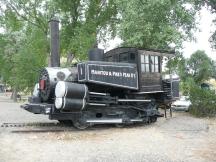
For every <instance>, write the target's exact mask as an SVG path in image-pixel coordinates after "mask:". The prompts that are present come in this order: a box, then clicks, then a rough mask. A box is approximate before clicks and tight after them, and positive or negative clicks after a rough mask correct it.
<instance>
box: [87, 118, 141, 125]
mask: <svg viewBox="0 0 216 162" xmlns="http://www.w3.org/2000/svg"><path fill="white" fill-rule="evenodd" d="M129 122H143V119H130V120H129ZM86 123H94V124H103V123H107V124H120V123H123V119H89V120H86Z"/></svg>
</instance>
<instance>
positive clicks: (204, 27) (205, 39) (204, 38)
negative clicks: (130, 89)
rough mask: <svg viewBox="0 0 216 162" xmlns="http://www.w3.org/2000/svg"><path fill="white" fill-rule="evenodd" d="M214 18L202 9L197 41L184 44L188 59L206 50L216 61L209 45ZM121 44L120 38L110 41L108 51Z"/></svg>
mask: <svg viewBox="0 0 216 162" xmlns="http://www.w3.org/2000/svg"><path fill="white" fill-rule="evenodd" d="M214 18H216V14H214V15H213V14H212V13H211V12H210V11H209V10H208V9H207V8H204V7H203V8H202V10H201V12H200V17H199V16H197V19H198V21H199V25H198V28H199V30H197V31H196V32H195V33H194V37H195V38H196V41H191V42H189V41H186V42H183V50H182V52H183V55H184V56H185V57H186V58H189V57H190V55H191V54H192V53H194V52H195V51H197V50H204V51H205V52H206V54H207V55H208V56H209V57H210V58H211V59H213V60H216V50H212V49H211V46H210V43H209V38H210V37H211V33H212V32H213V31H215V30H216V26H214V25H213V23H212V20H213V19H214ZM121 42H122V41H121V39H120V38H118V37H117V38H115V39H114V40H110V41H109V42H108V47H107V48H106V51H108V50H110V49H113V48H115V47H117V46H118V45H119V44H120V43H121ZM99 47H100V48H104V46H103V45H102V44H100V45H99Z"/></svg>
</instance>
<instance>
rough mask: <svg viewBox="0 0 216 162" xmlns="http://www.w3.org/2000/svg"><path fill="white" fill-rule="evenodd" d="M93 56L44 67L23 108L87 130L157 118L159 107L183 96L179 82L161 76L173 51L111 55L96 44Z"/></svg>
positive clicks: (126, 51) (122, 51)
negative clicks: (164, 60)
mask: <svg viewBox="0 0 216 162" xmlns="http://www.w3.org/2000/svg"><path fill="white" fill-rule="evenodd" d="M88 55H89V60H88V61H84V62H80V63H78V64H77V65H73V66H71V67H68V68H60V67H46V68H44V69H42V70H41V72H40V75H39V83H38V84H37V85H36V86H35V90H34V93H33V96H31V97H30V98H29V103H28V104H25V105H22V108H24V109H25V110H27V111H30V112H32V113H34V114H47V115H49V119H51V120H58V121H59V122H62V123H73V125H74V126H75V127H76V128H79V129H85V128H87V127H88V126H91V125H94V124H107V123H108V124H116V125H118V126H121V125H124V124H131V123H141V122H148V123H151V122H156V121H157V118H158V117H162V116H163V114H161V113H160V112H159V111H158V108H159V107H161V106H164V105H169V104H170V103H171V102H172V101H173V100H175V98H176V97H178V95H179V87H178V85H179V81H178V80H175V79H172V78H170V79H163V78H162V60H163V58H164V57H167V58H170V57H173V56H174V52H167V51H157V50H147V49H139V48H128V47H121V48H116V49H113V50H111V51H108V52H106V53H104V51H103V50H101V49H98V48H94V49H91V50H90V51H89V54H88Z"/></svg>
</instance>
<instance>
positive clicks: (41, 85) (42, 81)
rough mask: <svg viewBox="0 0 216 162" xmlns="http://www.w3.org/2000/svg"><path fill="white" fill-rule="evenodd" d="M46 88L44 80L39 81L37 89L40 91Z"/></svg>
mask: <svg viewBox="0 0 216 162" xmlns="http://www.w3.org/2000/svg"><path fill="white" fill-rule="evenodd" d="M45 86H46V80H40V83H39V88H40V90H44V89H45Z"/></svg>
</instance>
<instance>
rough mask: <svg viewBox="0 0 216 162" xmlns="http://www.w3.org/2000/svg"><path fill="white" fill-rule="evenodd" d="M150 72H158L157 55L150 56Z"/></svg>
mask: <svg viewBox="0 0 216 162" xmlns="http://www.w3.org/2000/svg"><path fill="white" fill-rule="evenodd" d="M151 72H152V73H158V72H160V71H159V56H151Z"/></svg>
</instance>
